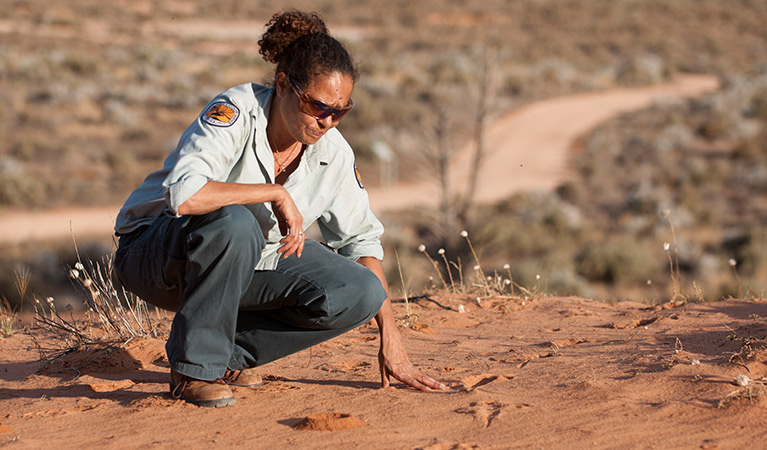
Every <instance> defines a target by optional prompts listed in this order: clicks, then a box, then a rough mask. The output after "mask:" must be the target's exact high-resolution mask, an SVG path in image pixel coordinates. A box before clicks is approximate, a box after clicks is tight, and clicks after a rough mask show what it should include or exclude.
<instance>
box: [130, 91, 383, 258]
mask: <svg viewBox="0 0 767 450" xmlns="http://www.w3.org/2000/svg"><path fill="white" fill-rule="evenodd" d="M273 93H274V90H273V89H270V88H267V87H264V86H259V85H257V84H254V83H247V84H243V85H240V86H236V87H233V88H231V89H229V90H227V91H226V92H224V93H222V94H219V95H218V96H216V98H214V99H213V100H212V101H211V102H210V103H209V104H208V106H206V107H205V109H204V110H203V113H202V114H200V116H199V117H198V118H197V120H195V122H194V123H192V124H191V125H190V126H189V128H187V129H186V131H185V132H184V134H183V135H182V136H181V139H179V142H178V145H177V146H176V149H175V150H173V152H171V153H170V154H169V155H168V157H167V158H166V159H165V163H164V165H163V168H162V169H161V170H158V171H156V172H153V173H151V174H149V176H147V178H146V179H145V180H144V183H143V184H142V185H141V186H139V187H138V188H136V190H134V191H133V193H131V195H130V196H129V197H128V199H127V200H126V202H125V204H124V205H123V207H122V209H121V210H120V213H119V214H118V216H117V220H116V224H115V231H116V232H117V233H120V234H126V233H129V232H130V231H133V230H135V229H136V228H138V227H140V226H142V225H148V224H150V223H152V221H153V220H154V218H155V217H158V216H160V215H162V214H171V215H174V216H178V207H179V206H180V205H181V204H183V203H184V202H185V201H186V200H188V199H189V198H190V197H191V196H192V195H194V194H195V193H196V192H197V191H198V190H200V188H202V187H203V186H204V185H205V183H207V182H208V181H209V180H214V181H220V182H229V183H244V184H265V183H274V158H273V156H272V150H271V147H270V145H269V142H268V141H267V139H266V125H267V117H268V116H269V107H270V105H271V99H272V95H273ZM217 104H218V105H224V106H225V109H226V110H227V111H228V112H234V113H235V115H234V116H233V117H229V118H226V117H224V118H223V120H224V121H226V120H229V123H227V122H221V121H218V120H215V119H211V118H210V115H209V114H207V113H208V112H209V111H210V110H211V108H213V107H214V106H215V105H217ZM230 116H231V114H230ZM283 186H284V187H285V189H286V190H287V191H288V193H289V194H290V195H291V197H292V198H293V201H294V202H295V204H296V206H297V207H298V210H299V211H300V212H301V214H302V215H303V218H304V229H306V228H308V227H309V226H311V225H312V224H313V223H314V222H317V223H318V225H319V229H320V231H321V232H322V236H323V238H324V239H325V242H326V244H328V246H330V247H331V248H333V249H336V250H337V251H338V253H339V254H341V255H343V256H346V257H348V258H351V259H354V260H356V259H358V258H361V257H363V256H370V257H375V258H378V259H383V249H382V247H381V241H380V237H381V235H382V234H383V225H381V222H380V221H379V220H378V219H377V218H376V217H375V215H374V214H373V212H372V211H371V210H370V205H369V202H368V195H367V192H366V191H365V190H364V189H363V188H362V184H361V183H360V182H359V178H358V175H357V174H356V167H355V163H354V153H353V152H352V149H351V147H350V146H349V144H348V143H347V142H346V140H345V139H344V138H343V136H341V133H340V132H339V131H338V130H336V129H335V128H333V129H331V130H329V131H328V132H327V133H325V135H324V136H323V137H322V138H320V140H319V141H317V143H316V144H314V145H309V146H307V148H306V150H305V151H304V153H303V155H302V156H301V162H300V164H299V166H298V167H297V168H296V170H295V171H294V172H293V173H292V174H290V176H289V177H288V179H287V180H286V181H285V184H284V185H283ZM243 206H245V207H246V208H248V209H249V210H250V211H251V212H252V213H253V215H254V216H255V217H256V219H257V220H258V223H259V224H260V225H261V230H262V232H263V233H264V237H265V238H266V243H267V244H266V247H265V249H264V251H263V253H262V255H261V260H260V262H259V263H258V266H257V267H256V269H274V268H275V267H276V266H277V262H278V258H279V254H278V253H277V249H278V248H279V247H280V244H279V240H280V239H282V235H281V234H280V230H279V227H278V226H277V219H276V217H275V215H274V213H273V211H272V208H271V204H269V203H262V204H250V205H243Z"/></svg>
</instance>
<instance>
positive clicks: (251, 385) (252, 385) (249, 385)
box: [229, 381, 264, 388]
mask: <svg viewBox="0 0 767 450" xmlns="http://www.w3.org/2000/svg"><path fill="white" fill-rule="evenodd" d="M263 385H264V382H263V381H261V382H260V383H255V384H237V383H229V386H237V387H250V388H254V387H259V386H263Z"/></svg>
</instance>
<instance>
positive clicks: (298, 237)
mask: <svg viewBox="0 0 767 450" xmlns="http://www.w3.org/2000/svg"><path fill="white" fill-rule="evenodd" d="M280 188H281V192H280V194H279V195H278V196H277V199H276V200H273V201H272V210H274V215H275V216H276V217H277V223H278V224H279V227H280V233H281V234H282V235H283V236H285V237H284V238H282V239H281V240H280V244H282V246H281V247H280V248H279V249H278V250H277V253H281V254H282V257H283V258H287V257H288V256H290V255H292V254H293V253H295V254H296V256H297V257H298V258H300V257H301V253H303V251H304V241H305V239H306V236H305V235H304V217H303V216H302V215H301V212H300V211H298V207H296V204H295V203H294V202H293V198H292V197H291V196H290V194H288V191H286V190H285V188H282V187H281V186H280Z"/></svg>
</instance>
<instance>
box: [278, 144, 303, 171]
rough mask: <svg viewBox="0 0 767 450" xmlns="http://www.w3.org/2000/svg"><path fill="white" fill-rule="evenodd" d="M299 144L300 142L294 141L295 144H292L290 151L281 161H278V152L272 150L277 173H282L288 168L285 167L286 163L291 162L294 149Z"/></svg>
mask: <svg viewBox="0 0 767 450" xmlns="http://www.w3.org/2000/svg"><path fill="white" fill-rule="evenodd" d="M299 144H300V143H299V142H296V143H295V144H293V148H292V149H291V150H290V153H288V156H287V157H285V159H284V160H282V161H280V158H278V157H277V153H278V152H272V155H274V162H276V163H277V166H278V168H277V173H282V172H284V171H285V169H287V168H288V167H287V166H288V164H290V163H291V162H292V158H293V153H294V152H295V151H296V149H297V148H299V147H300V145H299Z"/></svg>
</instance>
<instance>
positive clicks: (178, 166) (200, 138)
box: [162, 98, 250, 216]
mask: <svg viewBox="0 0 767 450" xmlns="http://www.w3.org/2000/svg"><path fill="white" fill-rule="evenodd" d="M225 100H226V101H227V102H228V104H230V105H231V104H232V103H230V102H231V100H229V99H225ZM221 101H222V99H221V98H217V99H216V100H214V101H213V102H211V104H215V103H216V102H221ZM206 110H207V107H206ZM203 114H204V112H203ZM238 116H239V114H238ZM238 119H239V120H235V121H234V123H232V124H231V125H228V126H216V125H211V124H209V123H207V122H205V121H203V120H202V114H201V115H200V117H198V118H197V120H196V121H195V122H194V123H192V125H190V126H189V128H187V130H186V131H185V132H184V134H183V135H182V136H181V139H179V143H178V146H177V147H176V150H175V151H174V152H173V153H171V155H170V156H169V157H168V158H169V161H166V165H167V164H168V163H169V162H170V164H171V165H172V167H171V169H170V172H169V173H168V175H167V176H166V177H165V180H164V181H163V183H162V188H163V194H164V196H165V202H166V203H167V206H168V208H169V210H170V211H171V213H172V214H173V215H176V216H178V208H179V206H181V205H182V204H183V203H184V202H186V201H187V200H188V199H189V198H190V197H192V196H193V195H194V194H195V193H197V191H199V190H200V189H201V188H202V187H203V186H204V185H205V184H206V183H207V182H208V181H210V180H214V181H226V179H227V177H228V175H229V172H230V171H231V169H232V166H233V165H234V163H235V162H236V160H237V159H239V158H240V156H241V155H242V152H243V150H244V142H245V141H246V138H247V127H248V126H249V125H248V123H249V122H250V121H249V120H247V119H248V118H247V117H238ZM174 160H175V161H174Z"/></svg>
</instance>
